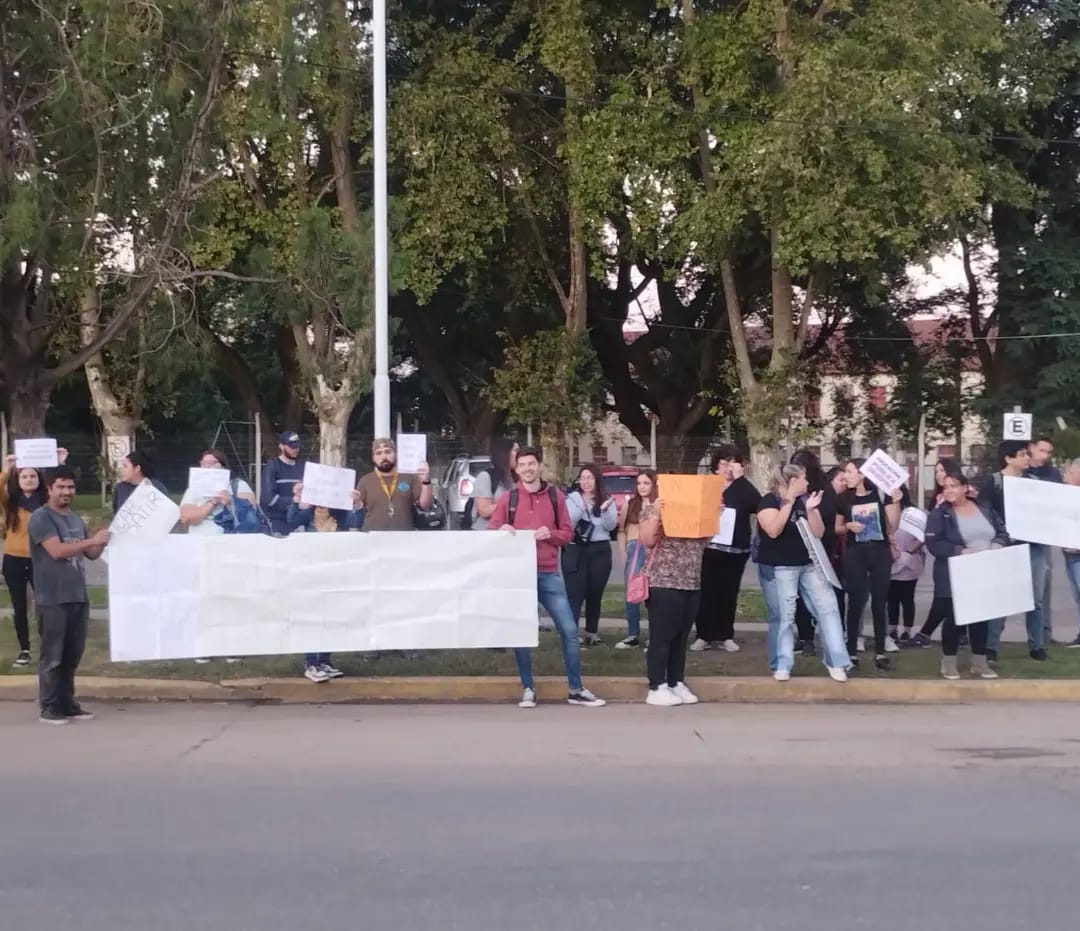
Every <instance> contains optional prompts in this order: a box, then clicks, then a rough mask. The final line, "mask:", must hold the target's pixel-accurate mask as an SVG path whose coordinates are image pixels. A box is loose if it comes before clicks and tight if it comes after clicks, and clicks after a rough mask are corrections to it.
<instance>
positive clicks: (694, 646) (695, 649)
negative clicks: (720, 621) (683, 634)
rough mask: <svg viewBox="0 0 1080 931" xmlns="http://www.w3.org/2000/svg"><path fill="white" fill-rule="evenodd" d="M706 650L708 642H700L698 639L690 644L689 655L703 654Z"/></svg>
mask: <svg viewBox="0 0 1080 931" xmlns="http://www.w3.org/2000/svg"><path fill="white" fill-rule="evenodd" d="M707 649H709V641H707V640H702V639H701V638H700V637H698V638H697V640H695V641H694V642H693V643H691V644H690V652H691V653H704V652H705V651H706V650H707Z"/></svg>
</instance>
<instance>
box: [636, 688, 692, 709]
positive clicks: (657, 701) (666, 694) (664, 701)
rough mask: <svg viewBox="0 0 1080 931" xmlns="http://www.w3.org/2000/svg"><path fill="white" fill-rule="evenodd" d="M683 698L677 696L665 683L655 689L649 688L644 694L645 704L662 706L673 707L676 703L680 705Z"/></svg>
mask: <svg viewBox="0 0 1080 931" xmlns="http://www.w3.org/2000/svg"><path fill="white" fill-rule="evenodd" d="M682 703H683V700H682V699H681V698H679V696H678V695H676V694H675V693H674V692H673V691H672V690H671V687H670V686H668V685H667V683H665V684H664V685H661V686H659V687H658V688H655V689H649V694H648V695H647V696H645V704H646V705H660V706H662V707H664V708H674V707H675V706H676V705H681V704H682Z"/></svg>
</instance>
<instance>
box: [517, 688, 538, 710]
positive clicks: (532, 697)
mask: <svg viewBox="0 0 1080 931" xmlns="http://www.w3.org/2000/svg"><path fill="white" fill-rule="evenodd" d="M518 707H519V708H535V707H536V692H534V691H533V690H532V689H525V691H523V692H522V693H521V701H519V702H518Z"/></svg>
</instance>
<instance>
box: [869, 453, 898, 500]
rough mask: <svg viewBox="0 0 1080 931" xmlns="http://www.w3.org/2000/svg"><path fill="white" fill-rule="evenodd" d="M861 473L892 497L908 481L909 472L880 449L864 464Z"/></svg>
mask: <svg viewBox="0 0 1080 931" xmlns="http://www.w3.org/2000/svg"><path fill="white" fill-rule="evenodd" d="M859 471H860V472H861V473H862V474H863V475H864V476H866V477H867V478H868V479H870V481H872V482H873V483H874V484H875V485H877V487H878V488H880V489H881V490H882V491H883V492H885V494H887V495H891V494H892V493H893V492H894V491H896V489H897V488H900V487H902V486H904V485H906V484H907V481H908V470H907V469H905V468H904V467H903V466H902V465H900V463H898V462H896V461H894V460H893V459H892V457H891V456H889V455H887V454H886V453H885V452H883V451H882V450H880V449H875V450H874V454H873V455H872V456H871V457H870V458H869V459H867V460H866V462H864V463H863V465H862V468H861V469H859Z"/></svg>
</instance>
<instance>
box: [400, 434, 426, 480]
mask: <svg viewBox="0 0 1080 931" xmlns="http://www.w3.org/2000/svg"><path fill="white" fill-rule="evenodd" d="M425 462H427V434H426V433H399V434H398V435H397V465H398V471H399V472H401V473H402V474H403V475H415V474H416V473H417V472H419V471H420V466H422V465H423V464H424V463H425Z"/></svg>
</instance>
